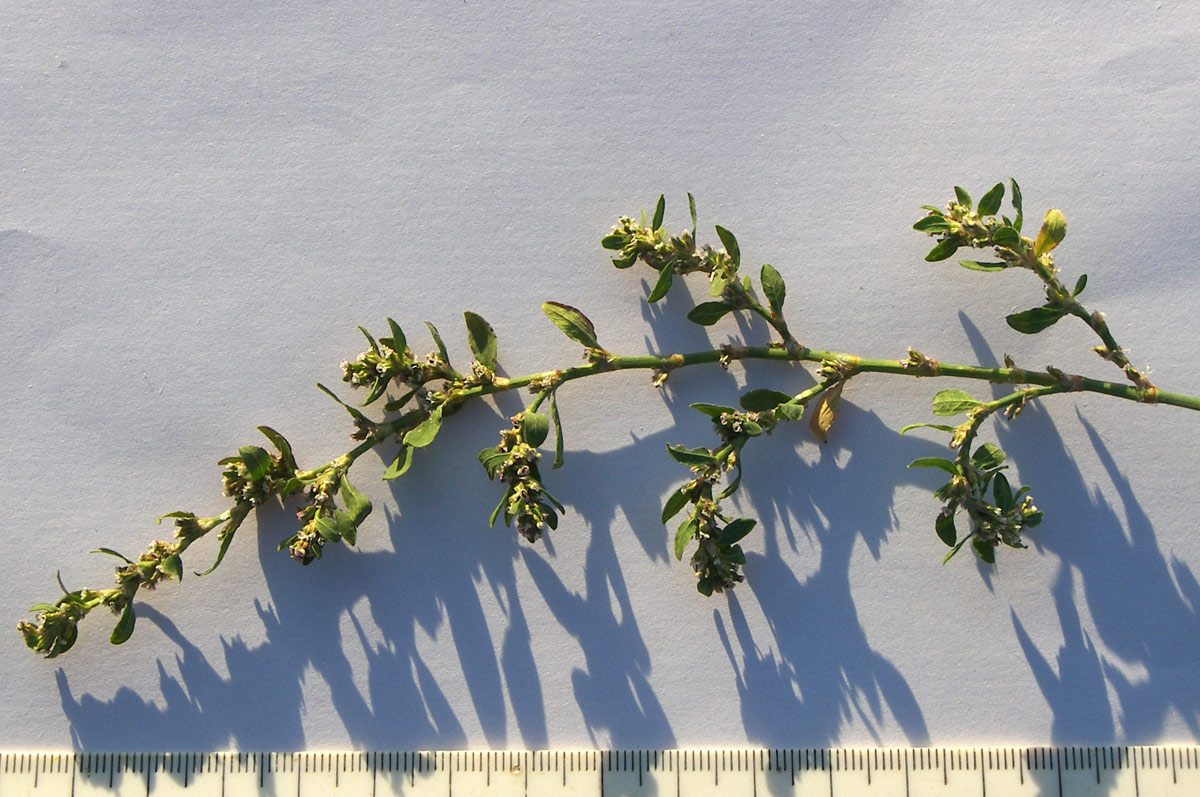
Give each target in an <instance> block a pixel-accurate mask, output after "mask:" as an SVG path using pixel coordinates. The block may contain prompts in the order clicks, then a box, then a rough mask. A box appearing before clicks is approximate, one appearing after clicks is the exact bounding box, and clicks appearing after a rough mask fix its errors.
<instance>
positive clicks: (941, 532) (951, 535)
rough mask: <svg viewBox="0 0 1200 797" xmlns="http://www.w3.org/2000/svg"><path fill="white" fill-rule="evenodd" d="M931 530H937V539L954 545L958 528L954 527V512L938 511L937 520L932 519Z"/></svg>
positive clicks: (951, 545)
mask: <svg viewBox="0 0 1200 797" xmlns="http://www.w3.org/2000/svg"><path fill="white" fill-rule="evenodd" d="M933 530H934V531H936V532H937V535H938V539H939V540H941V541H942V542H944V543H946V544H947V545H949V546H950V547H951V548H953V547H954V545H955V543H956V542H957V541H958V529H956V528H954V514H953V513H951V514H946V513H945V512H939V513H938V516H937V520H935V521H933Z"/></svg>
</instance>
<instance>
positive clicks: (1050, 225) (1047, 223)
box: [1033, 209, 1067, 257]
mask: <svg viewBox="0 0 1200 797" xmlns="http://www.w3.org/2000/svg"><path fill="white" fill-rule="evenodd" d="M1066 237H1067V219H1066V217H1065V216H1063V214H1062V211H1061V210H1054V209H1050V210H1047V211H1046V216H1045V218H1043V219H1042V229H1041V230H1039V231H1038V236H1037V240H1036V241H1034V243H1033V253H1034V254H1035V255H1037V256H1039V257H1040V256H1042V255H1044V254H1045V253H1046V252H1049V251H1050V250H1052V249H1054V247H1056V246H1058V245H1059V244H1060V243H1062V240H1063V238H1066Z"/></svg>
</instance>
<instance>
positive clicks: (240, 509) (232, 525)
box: [193, 504, 250, 576]
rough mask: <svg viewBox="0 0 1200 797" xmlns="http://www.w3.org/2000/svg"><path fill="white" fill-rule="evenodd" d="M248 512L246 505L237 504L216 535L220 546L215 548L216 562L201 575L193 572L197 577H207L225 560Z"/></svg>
mask: <svg viewBox="0 0 1200 797" xmlns="http://www.w3.org/2000/svg"><path fill="white" fill-rule="evenodd" d="M249 512H250V507H249V506H248V505H246V504H237V505H235V506H234V508H233V515H232V516H231V517H230V518H229V520H228V521H227V522H226V523H225V525H224V526H223V527H222V528H221V531H220V533H219V534H218V535H217V539H218V540H219V541H220V545H219V546H218V547H217V559H216V561H215V562H213V563H212V567H210V568H208V569H207V570H205V571H204V572H203V573H201V572H198V571H193V572H195V573H196V575H197V576H207V575H208V574H209V573H211V572H212V571H214V570H216V569H217V566H218V565H220V564H221V560H222V559H224V558H225V554H226V552H228V551H229V546H230V544H232V543H233V535H234V533H235V532H236V531H237V530H238V527H239V526H241V525H242V521H243V520H245V519H246V515H247V514H248V513H249Z"/></svg>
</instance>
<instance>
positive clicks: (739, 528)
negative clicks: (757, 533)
mask: <svg viewBox="0 0 1200 797" xmlns="http://www.w3.org/2000/svg"><path fill="white" fill-rule="evenodd" d="M756 523H758V521H757V520H755V519H754V518H748V517H743V518H738V519H737V520H734V521H731V522H730V523H729V525H728V526H726V527H725V528H723V529H721V533H720V534H719V535H718V536H717V542H719V543H721V544H722V545H733V544H734V543H735V542H737V541H738V540H740V539H742V538H743V537H745V536H746V535H747V534H749V533H750V532H751V531H753V529H754V525H755V524H756Z"/></svg>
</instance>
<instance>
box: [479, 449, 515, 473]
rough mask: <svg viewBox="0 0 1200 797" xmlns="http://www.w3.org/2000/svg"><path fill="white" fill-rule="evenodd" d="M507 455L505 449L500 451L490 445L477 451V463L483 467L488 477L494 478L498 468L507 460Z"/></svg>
mask: <svg viewBox="0 0 1200 797" xmlns="http://www.w3.org/2000/svg"><path fill="white" fill-rule="evenodd" d="M508 457H509V454H508V452H507V451H501V450H500V449H498V448H496V447H495V446H492V447H491V448H485V449H483V450H482V451H480V452H479V464H480V465H483V469H484V470H485V471H487V475H488V478H489V479H494V478H496V474H497V473H498V472H499V471H500V468H501V467H502V466H503V465H504V463H505V462H507V461H508Z"/></svg>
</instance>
